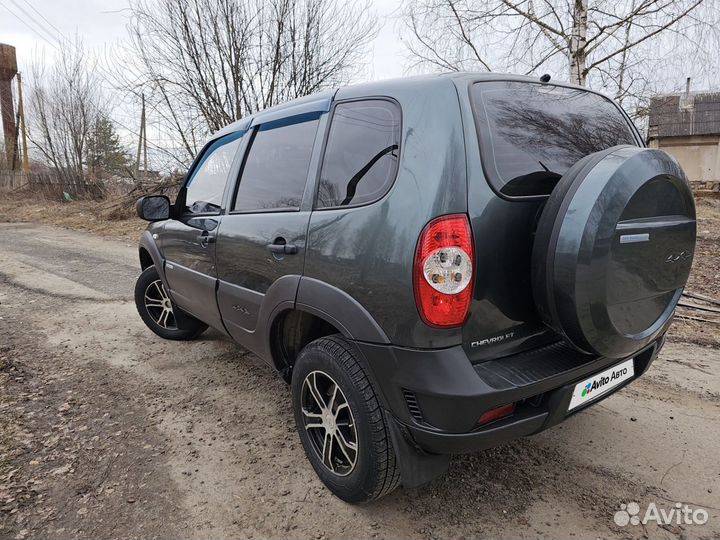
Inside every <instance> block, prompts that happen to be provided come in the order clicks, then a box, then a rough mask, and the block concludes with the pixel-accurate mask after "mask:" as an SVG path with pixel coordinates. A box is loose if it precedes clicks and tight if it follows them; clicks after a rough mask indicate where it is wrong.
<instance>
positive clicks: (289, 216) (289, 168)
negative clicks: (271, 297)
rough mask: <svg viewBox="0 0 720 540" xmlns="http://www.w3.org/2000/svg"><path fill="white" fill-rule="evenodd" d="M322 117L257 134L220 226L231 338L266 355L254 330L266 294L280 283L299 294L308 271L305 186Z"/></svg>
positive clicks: (257, 129) (268, 126)
mask: <svg viewBox="0 0 720 540" xmlns="http://www.w3.org/2000/svg"><path fill="white" fill-rule="evenodd" d="M324 116H326V115H323V116H322V117H321V114H320V113H317V114H310V115H308V114H304V115H300V116H296V117H291V118H283V119H279V120H274V121H270V122H266V123H262V124H260V125H256V126H254V127H253V128H252V131H251V132H249V133H248V136H250V137H251V139H250V141H249V144H248V146H249V148H248V150H247V151H246V154H245V158H244V161H243V164H242V169H241V172H240V175H239V179H238V182H237V186H236V187H235V190H234V192H233V193H232V196H231V197H229V199H230V200H229V204H228V213H227V214H226V215H225V216H224V217H223V221H222V223H221V224H220V227H219V231H218V241H217V248H216V249H217V252H216V253H217V267H218V277H219V285H218V306H219V309H220V313H221V316H222V319H223V322H224V324H225V327H226V328H227V330H228V332H229V333H230V334H231V335H232V336H233V338H235V339H236V340H237V341H238V342H240V343H241V344H243V345H244V346H245V347H247V348H249V349H250V350H253V351H254V352H258V353H261V351H262V343H260V340H262V338H263V336H262V335H260V334H262V333H261V332H256V328H257V325H258V315H259V313H260V309H261V306H262V304H263V300H264V298H265V295H266V293H267V292H268V289H269V288H270V287H271V286H272V285H273V284H274V283H276V282H277V281H278V280H279V279H281V278H285V279H286V281H285V283H287V284H289V285H288V286H289V287H290V288H292V286H293V285H292V283H295V285H294V286H295V288H297V282H298V281H299V278H300V275H301V274H302V271H303V260H304V258H305V240H306V235H307V227H308V222H309V220H310V212H311V209H312V196H311V195H310V194H309V193H306V185H307V183H308V182H307V180H308V176H309V174H310V171H311V170H312V171H315V170H316V167H317V165H316V164H317V159H318V154H319V151H318V147H319V146H320V139H321V136H320V135H319V134H318V133H319V132H320V131H321V130H319V129H318V126H319V124H321V123H322V122H324ZM314 150H315V151H314ZM292 297H293V300H294V292H293V293H292Z"/></svg>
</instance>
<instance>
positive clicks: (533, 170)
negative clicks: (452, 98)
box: [470, 81, 638, 196]
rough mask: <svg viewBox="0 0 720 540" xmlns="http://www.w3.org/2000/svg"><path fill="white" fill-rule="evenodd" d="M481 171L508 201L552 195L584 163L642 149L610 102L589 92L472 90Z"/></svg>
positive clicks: (512, 86)
mask: <svg viewBox="0 0 720 540" xmlns="http://www.w3.org/2000/svg"><path fill="white" fill-rule="evenodd" d="M470 97H471V101H472V107H473V112H474V115H475V123H476V127H477V131H478V139H479V141H480V154H481V159H482V164H483V169H484V171H485V174H486V176H487V177H488V180H489V181H490V183H491V184H492V185H493V187H495V189H496V190H498V191H500V192H501V193H502V194H505V195H508V196H539V195H548V194H549V193H550V192H551V191H552V189H553V188H554V187H555V184H556V183H557V181H558V180H559V179H560V177H561V176H562V175H563V174H565V172H567V170H568V169H569V168H570V167H572V166H573V165H574V164H575V163H577V161H579V160H580V159H582V158H583V157H585V156H587V155H589V154H592V153H595V152H599V151H600V150H605V149H606V148H610V147H612V146H617V145H623V144H629V145H633V146H637V145H638V141H637V139H636V137H635V135H634V132H633V129H632V127H631V126H630V124H629V123H628V120H627V119H626V117H625V116H624V115H623V114H622V112H621V111H620V110H619V108H618V107H617V105H615V104H614V103H613V102H612V101H610V100H609V99H607V98H605V97H603V96H601V95H599V94H595V93H593V92H588V91H585V90H580V89H575V88H566V87H562V86H554V85H549V84H539V83H538V84H536V83H527V82H517V81H493V82H479V83H475V84H474V85H473V86H472V87H471V91H470Z"/></svg>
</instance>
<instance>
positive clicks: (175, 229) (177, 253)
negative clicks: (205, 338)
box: [159, 132, 243, 329]
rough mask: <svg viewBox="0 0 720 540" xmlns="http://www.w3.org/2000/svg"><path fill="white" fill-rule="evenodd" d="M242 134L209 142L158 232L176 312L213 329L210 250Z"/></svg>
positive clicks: (214, 279)
mask: <svg viewBox="0 0 720 540" xmlns="http://www.w3.org/2000/svg"><path fill="white" fill-rule="evenodd" d="M242 136H243V132H235V133H231V134H229V135H225V136H223V137H220V138H218V139H216V140H214V141H212V142H211V143H209V144H208V145H207V146H206V147H205V149H204V150H203V152H202V153H201V155H200V156H199V157H198V159H197V160H196V162H195V164H194V166H193V168H192V170H191V172H190V174H189V175H188V178H187V181H186V182H185V185H184V187H183V189H182V190H181V191H180V194H179V196H178V201H177V203H176V207H175V211H176V218H175V219H172V220H170V221H168V222H167V224H166V225H165V227H164V229H163V230H162V232H161V233H160V242H159V244H160V248H161V250H162V252H163V256H164V257H165V275H166V278H167V282H168V285H169V287H170V295H171V297H172V299H173V301H174V302H175V304H177V305H178V306H179V307H180V308H182V309H183V310H184V311H187V312H188V313H190V314H191V315H193V316H195V317H196V318H198V319H200V320H201V321H203V322H205V323H207V324H209V325H210V326H213V327H215V328H220V329H222V328H223V325H222V320H221V318H220V313H219V310H218V307H217V300H216V297H215V287H216V285H217V269H216V267H215V245H216V240H217V232H218V227H219V226H220V220H221V215H222V212H223V208H222V201H223V195H224V192H225V189H226V185H227V182H228V178H229V177H230V171H231V170H232V168H233V164H234V163H235V160H236V158H237V154H238V147H239V145H240V141H241V139H242Z"/></svg>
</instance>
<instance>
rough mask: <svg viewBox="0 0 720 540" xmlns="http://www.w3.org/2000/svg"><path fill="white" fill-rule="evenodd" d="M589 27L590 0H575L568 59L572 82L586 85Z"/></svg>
mask: <svg viewBox="0 0 720 540" xmlns="http://www.w3.org/2000/svg"><path fill="white" fill-rule="evenodd" d="M587 27H588V0H575V10H574V11H573V28H572V34H571V36H570V47H569V50H568V59H569V61H570V82H572V83H575V84H579V85H581V86H585V81H586V78H587V73H586V60H587V56H586V51H585V47H586V46H587Z"/></svg>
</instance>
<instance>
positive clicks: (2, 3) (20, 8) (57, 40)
mask: <svg viewBox="0 0 720 540" xmlns="http://www.w3.org/2000/svg"><path fill="white" fill-rule="evenodd" d="M24 1H25V3H26V4H28V5H29V6H30V7H31V8H32V9H33V10H34V11H36V12H37V10H36V9H35V8H33V6H32V5H31V4H30V3H29V2H28V1H27V0H24ZM10 2H12V3H13V5H15V7H17V8H18V9H19V10H20V11H22V12H23V13H24V14H25V15H26V16H27V17H28V18H29V19H30V20H31V21H32V22H34V23H35V24H36V25H37V26H38V27H39V28H40V29H42V30H43V31H44V32H45V33H46V34H47V35H48V36H51V38H52V39H54V40H55V41H56V43H57V45H56V44H55V43H53V42H51V41H50V40H48V39H47V37H46V36H44V35H42V34H41V33H40V32H38V31H37V30H36V29H35V28H33V27H31V26H30V25H29V24H28V23H27V22H26V21H25V19H23V18H22V17H20V16H19V15H18V14H17V13H15V12H14V11H12V10H11V9H10V8H9V7H8V6H7V4H5V3H4V2H3V0H0V5H2V6H3V7H4V8H5V10H6V11H8V12H9V13H10V14H11V15H12V16H13V17H15V18H16V19H18V20H19V21H20V22H22V23H23V24H24V25H25V26H26V27H27V28H28V29H30V31H31V32H33V33H34V34H36V35H37V36H38V37H39V38H40V39H42V40H43V41H45V42H46V43H47V44H48V45H50V46H51V47H52V48H53V49H55V50H56V51H58V52H59V53H62V51H61V50H60V49H59V48H58V45H60V46H64V45H63V43H62V41H60V40H59V39H58V38H57V36H53V34H52V33H51V32H50V31H49V30H48V29H47V28H45V27H44V26H43V25H42V24H41V23H40V22H38V21H37V19H35V18H34V17H33V16H31V15H30V14H29V13H28V12H27V11H25V10H24V9H23V8H22V7H21V6H19V5H18V4H17V3H16V2H15V0H10ZM41 16H42V14H41ZM43 19H45V17H44V16H43ZM45 20H47V19H45ZM48 22H49V21H48ZM49 24H50V25H51V26H52V27H53V28H55V29H56V30H57V28H56V27H55V26H54V25H52V23H49ZM58 34H59V35H60V36H61V37H62V39H63V40H66V41H67V42H68V43H69V44H70V45H72V46H74V47H75V50H76V52H81V51H80V48H79V46H78V45H77V44H75V43H73V42H72V41H71V40H69V39H68V38H66V37H64V36H63V35H62V33H61V32H60V31H59V30H58ZM98 68H99V71H100V73H99V75H100V76H101V77H102V78H103V79H104V80H105V82H106V83H109V84H110V85H111V86H112V82H111V81H110V80H109V78H108V77H107V75H106V74H104V73H103V70H102V68H100V66H98ZM91 105H92V106H94V107H95V109H96V112H98V113H101V114H102V113H103V111H101V110H100V108H99V107H97V106H95V104H93V103H91ZM108 119H109V120H110V121H111V122H113V123H114V124H117V125H118V126H119V127H121V128H123V129H124V130H126V131H128V132H129V133H131V134H132V135H135V136H136V137H139V134H138V133H137V132H136V131H134V130H132V129H130V128H129V127H127V126H126V125H125V124H123V123H122V122H120V121H118V120H116V119H115V118H112V117H109V116H108ZM147 144H148V145H150V146H153V147H155V148H156V149H157V150H159V151H161V152H163V153H165V154H166V155H168V156H169V157H171V158H173V159H174V160H176V161H177V162H178V163H180V164H183V163H182V161H180V160H179V159H178V158H177V156H175V155H174V154H173V153H172V152H170V151H169V150H167V149H166V148H163V147H161V146H158V145H156V144H154V143H152V142H148V143H147Z"/></svg>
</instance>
